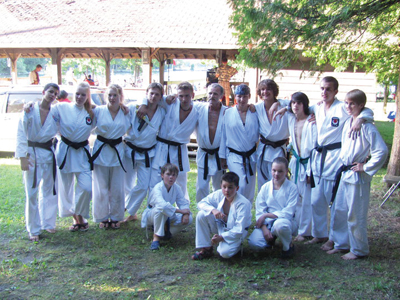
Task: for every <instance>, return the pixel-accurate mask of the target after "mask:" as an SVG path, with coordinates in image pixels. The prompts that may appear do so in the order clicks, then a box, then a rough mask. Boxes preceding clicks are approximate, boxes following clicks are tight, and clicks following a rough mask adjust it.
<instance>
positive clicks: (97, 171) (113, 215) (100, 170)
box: [92, 105, 130, 222]
mask: <svg viewBox="0 0 400 300" xmlns="http://www.w3.org/2000/svg"><path fill="white" fill-rule="evenodd" d="M94 113H95V118H96V122H97V123H96V128H95V131H94V133H95V134H97V135H100V136H103V137H104V138H106V139H117V138H120V137H122V136H123V135H124V134H125V133H126V131H127V130H128V128H129V126H130V122H129V114H128V115H124V113H123V112H122V110H121V109H120V110H119V111H118V114H117V115H116V116H115V119H114V120H113V119H112V117H111V113H110V112H109V110H108V107H107V105H103V106H98V107H96V109H95V110H94ZM101 145H103V142H101V141H99V140H98V139H96V141H95V143H94V146H93V151H92V156H93V154H94V153H96V151H97V150H98V149H99V148H100V147H101ZM115 147H116V149H117V151H118V153H119V157H120V158H121V160H122V159H123V157H124V145H123V143H122V142H121V143H119V144H118V145H116V146H115ZM124 167H125V168H126V166H124ZM124 209H125V204H124V170H123V169H122V167H121V165H120V162H119V160H118V156H117V153H116V151H115V150H114V149H113V148H112V147H111V146H110V145H104V147H103V149H102V150H101V152H100V155H99V156H98V157H97V159H96V160H95V161H94V168H93V220H94V222H102V221H105V220H107V219H111V220H113V221H121V220H122V219H123V218H124Z"/></svg>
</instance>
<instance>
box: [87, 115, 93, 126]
mask: <svg viewBox="0 0 400 300" xmlns="http://www.w3.org/2000/svg"><path fill="white" fill-rule="evenodd" d="M86 125H92V118H91V117H89V116H87V117H86Z"/></svg>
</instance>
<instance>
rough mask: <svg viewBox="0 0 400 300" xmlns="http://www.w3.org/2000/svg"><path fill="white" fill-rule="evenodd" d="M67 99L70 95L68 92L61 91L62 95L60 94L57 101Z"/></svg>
mask: <svg viewBox="0 0 400 300" xmlns="http://www.w3.org/2000/svg"><path fill="white" fill-rule="evenodd" d="M67 97H68V93H67V92H66V91H64V90H61V91H60V94H58V97H57V99H65V98H67Z"/></svg>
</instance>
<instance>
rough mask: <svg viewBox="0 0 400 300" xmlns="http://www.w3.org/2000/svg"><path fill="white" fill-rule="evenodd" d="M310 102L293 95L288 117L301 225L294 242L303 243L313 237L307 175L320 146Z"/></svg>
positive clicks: (293, 177)
mask: <svg viewBox="0 0 400 300" xmlns="http://www.w3.org/2000/svg"><path fill="white" fill-rule="evenodd" d="M309 103H310V102H309V100H308V97H307V95H306V94H304V93H301V92H297V93H294V94H293V95H292V99H291V101H290V109H289V113H288V116H287V119H288V125H289V132H290V139H291V153H292V158H291V160H290V162H289V169H290V170H291V174H292V176H291V180H292V181H293V182H294V183H295V184H296V185H297V189H298V191H299V200H298V201H297V207H296V222H297V224H298V226H299V232H298V236H297V237H296V238H295V241H297V242H302V241H304V240H305V237H308V236H311V227H312V226H311V223H312V222H311V221H312V209H311V185H310V183H309V179H308V177H307V174H306V170H307V165H308V163H309V157H310V153H311V151H312V150H313V149H314V148H315V147H316V145H317V126H316V125H315V123H312V122H310V119H311V118H312V117H311V115H310V114H309Z"/></svg>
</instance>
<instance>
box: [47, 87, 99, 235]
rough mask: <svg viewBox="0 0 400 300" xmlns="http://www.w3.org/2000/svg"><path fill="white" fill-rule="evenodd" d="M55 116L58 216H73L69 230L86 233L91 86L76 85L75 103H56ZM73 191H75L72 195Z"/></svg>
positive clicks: (89, 173)
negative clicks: (58, 131) (59, 136)
mask: <svg viewBox="0 0 400 300" xmlns="http://www.w3.org/2000/svg"><path fill="white" fill-rule="evenodd" d="M54 115H55V117H56V120H57V122H59V124H60V134H61V140H60V143H59V144H58V147H57V151H56V158H57V165H58V167H59V169H60V170H59V172H58V176H59V181H58V191H59V214H60V217H71V216H72V217H73V219H74V222H73V224H72V226H71V227H70V228H69V230H70V231H78V230H80V231H86V230H87V229H88V228H89V225H88V222H87V218H89V206H90V200H91V199H92V172H91V164H90V152H89V151H90V148H89V142H88V138H89V136H90V132H91V130H92V128H93V127H94V120H93V119H94V113H93V111H92V104H91V98H90V86H89V84H87V83H86V82H82V83H80V84H79V85H78V87H77V90H76V92H75V103H67V102H64V103H59V104H57V105H56V106H55V107H54ZM74 190H75V192H74Z"/></svg>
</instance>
